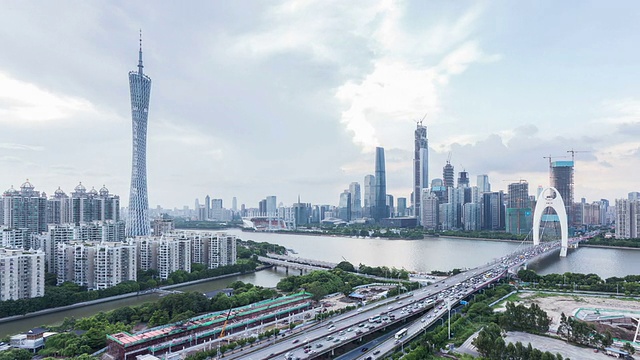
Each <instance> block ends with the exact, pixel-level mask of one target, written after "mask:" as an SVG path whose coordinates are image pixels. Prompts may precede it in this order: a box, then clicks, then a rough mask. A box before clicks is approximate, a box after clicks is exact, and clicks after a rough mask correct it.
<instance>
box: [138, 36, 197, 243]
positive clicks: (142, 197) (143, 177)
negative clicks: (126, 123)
mask: <svg viewBox="0 0 640 360" xmlns="http://www.w3.org/2000/svg"><path fill="white" fill-rule="evenodd" d="M143 67H144V66H143V65H142V35H141V36H140V50H139V52H138V71H131V72H129V89H130V92H131V120H132V130H133V149H132V150H133V151H132V159H131V192H130V194H129V216H128V217H127V236H146V235H149V232H150V231H151V224H150V223H149V198H148V195H147V117H148V116H149V97H150V95H151V78H150V77H148V76H147V75H145V74H144V73H143V71H142V68H143ZM196 210H197V209H196Z"/></svg>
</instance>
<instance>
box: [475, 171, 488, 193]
mask: <svg viewBox="0 0 640 360" xmlns="http://www.w3.org/2000/svg"><path fill="white" fill-rule="evenodd" d="M476 185H477V186H478V192H479V193H480V194H483V193H486V192H489V191H491V184H490V183H489V175H486V174H482V175H478V179H477V180H476Z"/></svg>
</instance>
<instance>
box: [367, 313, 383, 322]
mask: <svg viewBox="0 0 640 360" xmlns="http://www.w3.org/2000/svg"><path fill="white" fill-rule="evenodd" d="M379 320H381V319H380V315H379V314H378V315H375V316H372V317H370V318H369V322H371V323H374V322H377V321H379Z"/></svg>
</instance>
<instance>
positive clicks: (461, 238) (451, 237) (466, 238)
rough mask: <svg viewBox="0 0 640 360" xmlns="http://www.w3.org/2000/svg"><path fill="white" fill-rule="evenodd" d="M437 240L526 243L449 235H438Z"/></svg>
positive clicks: (513, 240)
mask: <svg viewBox="0 0 640 360" xmlns="http://www.w3.org/2000/svg"><path fill="white" fill-rule="evenodd" d="M439 238H450V239H460V240H480V241H496V242H507V243H522V242H528V241H524V240H515V239H491V238H479V237H467V236H450V235H440V237H439ZM531 245H533V242H531Z"/></svg>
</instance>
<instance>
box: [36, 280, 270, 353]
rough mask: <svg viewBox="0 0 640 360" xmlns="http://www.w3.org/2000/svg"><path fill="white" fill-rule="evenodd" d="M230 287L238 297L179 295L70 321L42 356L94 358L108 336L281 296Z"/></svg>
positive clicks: (249, 287)
mask: <svg viewBox="0 0 640 360" xmlns="http://www.w3.org/2000/svg"><path fill="white" fill-rule="evenodd" d="M230 286H231V287H232V288H233V289H234V294H233V295H232V296H230V297H229V296H227V295H225V294H224V293H219V294H218V295H217V296H215V297H214V298H212V299H207V297H206V296H204V295H203V294H201V293H198V292H188V293H177V294H170V295H167V296H164V297H162V298H161V299H160V300H158V301H155V302H149V303H144V304H142V305H138V306H125V307H121V308H118V309H115V310H113V311H110V312H107V313H104V312H100V313H98V314H96V315H94V316H90V317H85V318H81V319H77V320H76V319H73V318H66V319H65V320H64V322H63V323H62V325H60V326H57V327H52V328H51V330H53V331H57V332H60V334H57V335H54V336H51V337H50V338H49V339H47V343H46V347H45V348H44V349H43V350H41V351H40V352H39V354H40V355H43V356H57V357H64V358H69V357H73V356H78V355H80V354H90V353H92V352H94V351H96V350H99V349H101V348H103V347H104V346H106V336H107V335H108V334H114V333H118V332H122V331H131V328H132V327H133V326H135V325H137V324H139V323H147V325H148V326H149V327H154V326H159V325H165V324H170V323H177V322H182V321H185V320H188V319H189V318H192V317H194V316H196V315H198V314H202V313H207V312H214V311H225V310H228V309H230V308H232V307H239V306H245V305H249V304H252V303H255V302H258V301H262V300H266V299H271V298H274V297H277V296H278V294H277V292H276V291H275V290H272V289H268V288H263V287H260V286H254V285H252V284H248V283H243V282H241V281H236V282H234V283H232V284H231V285H230ZM77 330H81V331H80V332H78V331H77Z"/></svg>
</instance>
